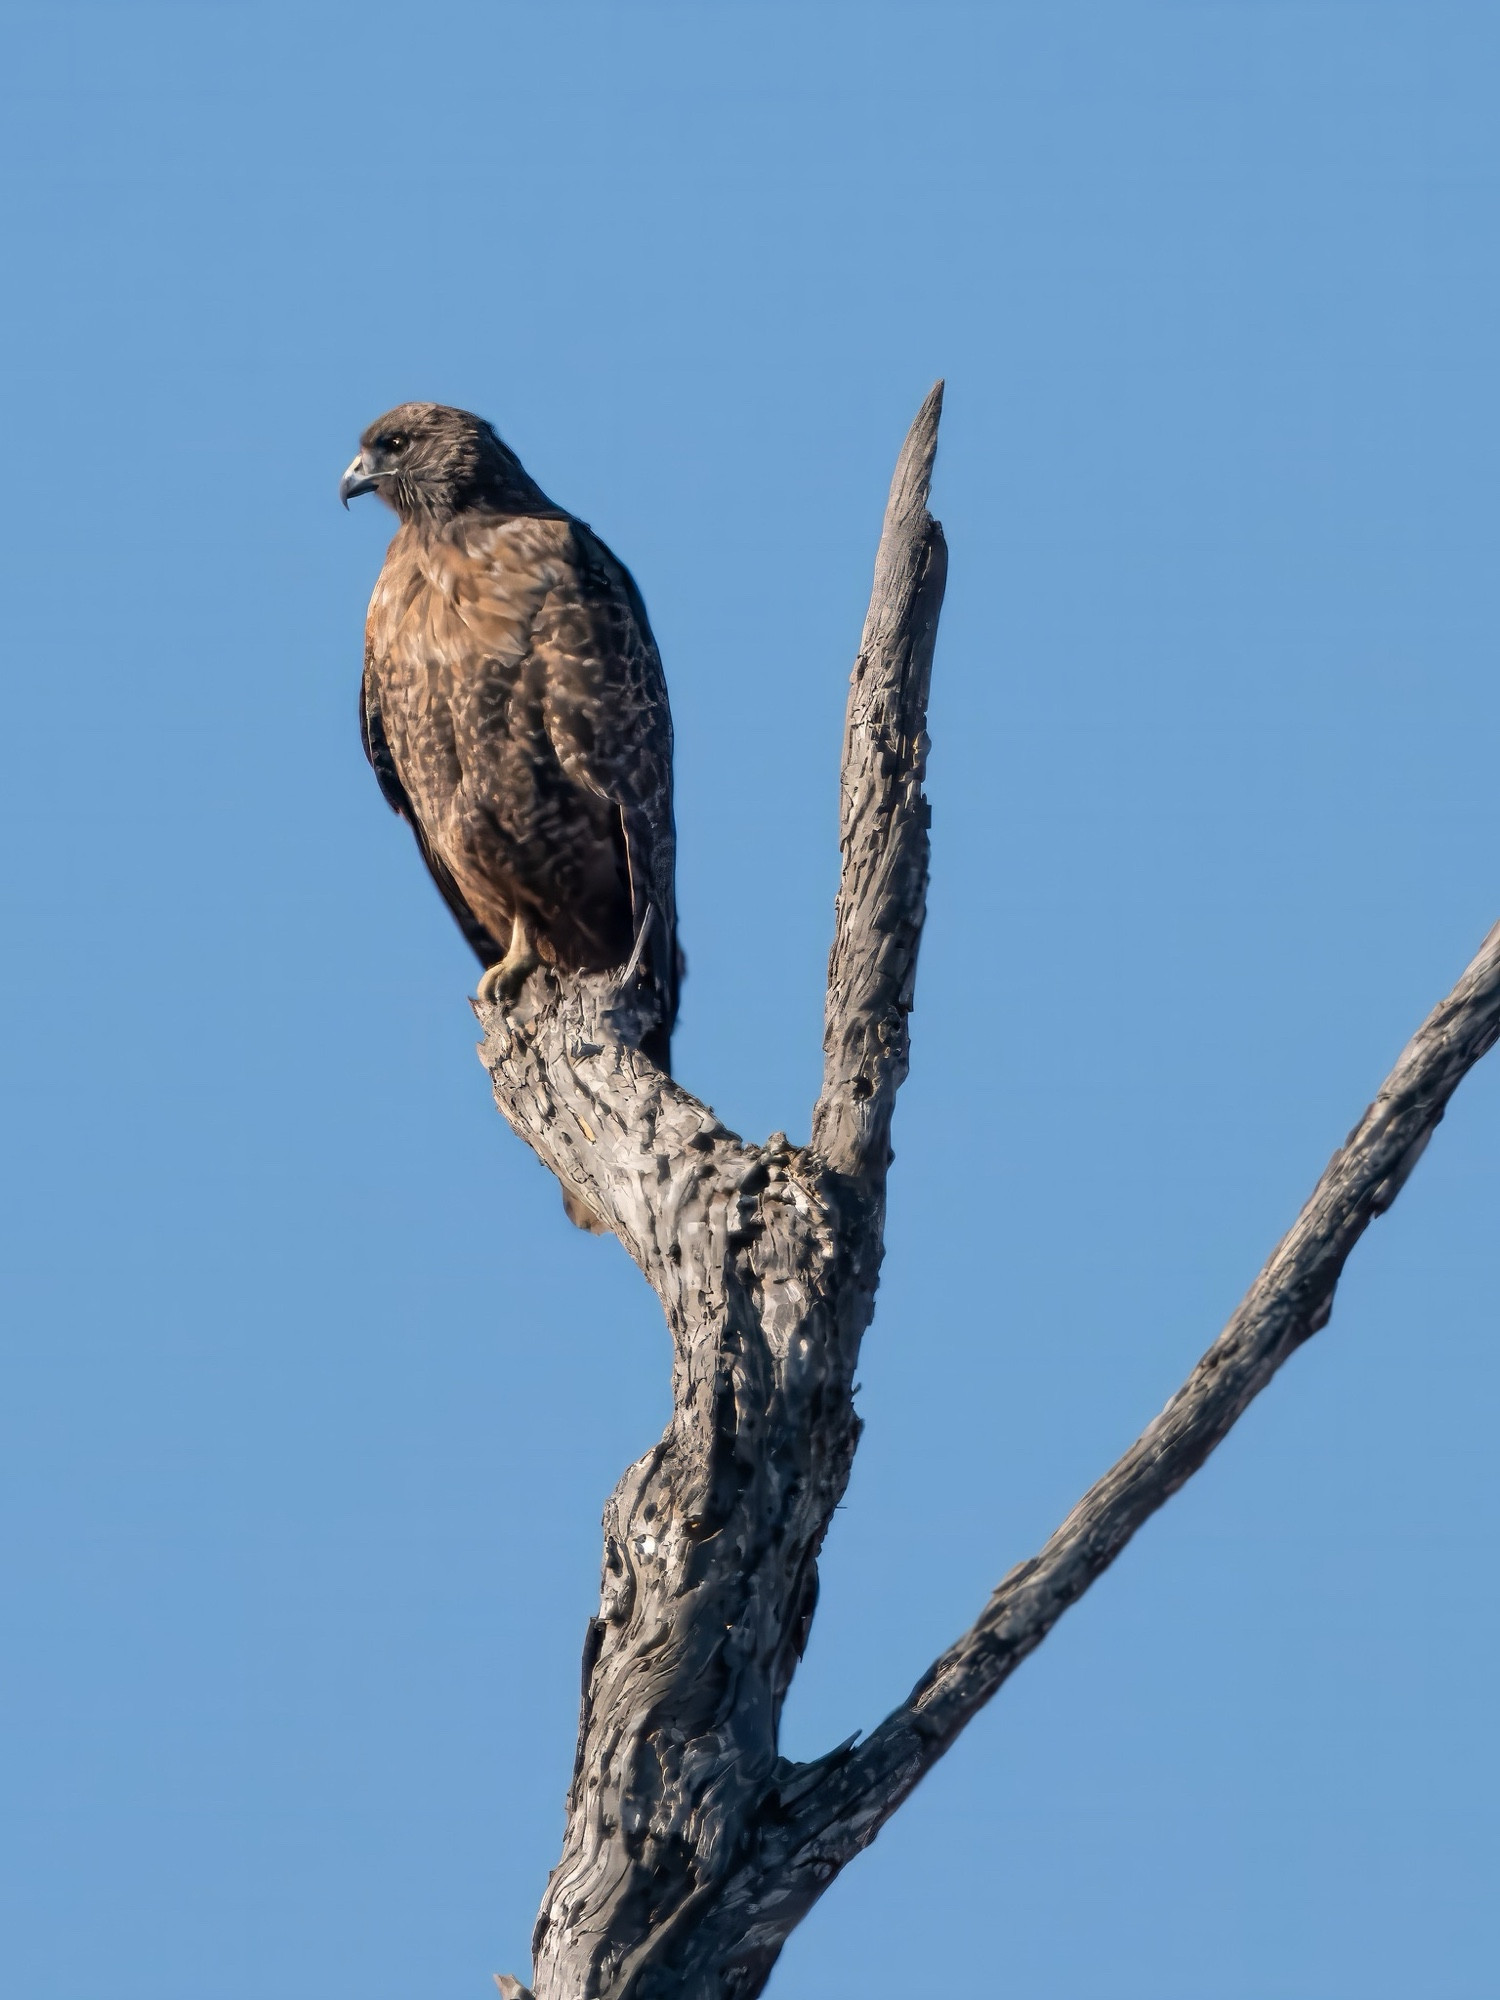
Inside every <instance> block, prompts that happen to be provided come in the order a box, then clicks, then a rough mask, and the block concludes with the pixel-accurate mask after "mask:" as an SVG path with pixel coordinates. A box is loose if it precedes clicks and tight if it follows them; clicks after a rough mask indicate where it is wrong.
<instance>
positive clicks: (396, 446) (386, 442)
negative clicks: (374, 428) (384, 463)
mask: <svg viewBox="0 0 1500 2000" xmlns="http://www.w3.org/2000/svg"><path fill="white" fill-rule="evenodd" d="M380 448H381V450H382V451H404V450H405V449H406V433H405V431H392V432H391V434H390V436H389V437H383V438H382V439H381V440H380Z"/></svg>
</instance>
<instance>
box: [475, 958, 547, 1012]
mask: <svg viewBox="0 0 1500 2000" xmlns="http://www.w3.org/2000/svg"><path fill="white" fill-rule="evenodd" d="M541 962H542V961H541V960H540V959H539V958H538V957H537V955H536V953H535V952H534V951H531V950H529V949H528V950H526V951H524V952H514V951H508V952H507V953H506V954H505V956H504V958H502V959H501V961H500V963H499V964H498V965H492V966H491V967H490V969H489V971H488V972H487V973H486V974H485V975H484V977H483V979H481V980H480V982H479V998H480V1000H481V1001H482V1002H483V1003H484V1005H485V1006H486V1007H510V1006H513V1005H514V1004H515V1002H516V1001H517V1000H518V999H519V998H520V995H521V988H522V987H523V986H524V985H525V984H526V982H527V980H528V979H529V978H530V977H531V975H532V973H533V972H535V971H536V969H537V967H538V966H539V965H540V964H541Z"/></svg>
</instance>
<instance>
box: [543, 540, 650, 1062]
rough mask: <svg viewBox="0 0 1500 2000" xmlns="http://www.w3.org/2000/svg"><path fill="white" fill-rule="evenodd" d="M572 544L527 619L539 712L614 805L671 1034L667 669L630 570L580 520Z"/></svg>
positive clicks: (573, 773) (561, 751)
mask: <svg viewBox="0 0 1500 2000" xmlns="http://www.w3.org/2000/svg"><path fill="white" fill-rule="evenodd" d="M571 554H572V561H571V562H569V563H568V564H567V565H566V566H565V567H564V569H563V572H562V574H561V576H560V577H559V579H558V581H557V583H556V584H555V585H554V586H553V588H552V589H551V591H549V593H548V595H547V597H546V598H545V600H544V601H543V603H542V606H541V608H540V610H539V612H538V614H537V619H536V624H535V626H534V627H533V630H532V647H533V653H534V656H535V657H536V659H537V661H538V662H539V664H540V665H541V666H542V668H543V675H544V684H545V689H546V692H545V695H544V699H543V711H542V714H543V723H544V726H545V728H546V731H547V735H548V737H549V739H550V740H551V743H552V747H553V749H554V751H555V752H556V754H557V759H558V762H559V763H560V764H561V765H562V768H563V770H564V771H565V773H566V774H567V776H568V777H569V778H570V779H571V780H572V781H573V783H574V784H576V785H580V786H582V787H583V788H584V789H585V790H586V791H590V792H593V793H594V794H595V795H596V796H597V797H599V798H603V799H608V800H609V801H610V803H611V804H612V805H614V806H615V807H616V809H617V810H618V812H619V815H620V829H621V838H622V840H623V842H624V846H625V858H626V866H627V868H628V871H629V878H630V890H631V898H630V900H631V931H632V935H634V936H639V933H640V928H641V925H642V924H643V923H644V922H645V920H646V916H647V911H648V908H649V909H650V911H651V915H652V921H651V929H650V931H649V933H648V934H647V938H646V944H645V955H644V961H643V962H644V963H645V964H646V965H647V966H648V968H649V973H650V978H651V982H652V984H653V985H654V986H655V987H656V989H657V994H658V996H659V1000H660V1003H661V1008H662V1015H663V1022H664V1025H665V1028H666V1030H667V1033H668V1034H670V1032H671V1025H672V1022H673V1020H674V1019H675V1018H676V1014H677V983H678V973H679V959H678V951H677V891H676V861H677V841H676V833H675V829H674V826H673V820H672V712H671V709H670V708H669V706H668V703H667V683H666V677H665V675H664V674H663V673H662V666H661V656H660V654H659V653H658V652H657V650H656V641H655V639H654V638H653V637H652V635H651V625H650V622H649V620H648V619H647V617H646V607H645V604H644V603H643V602H642V600H641V594H640V592H639V590H638V589H637V588H636V584H635V579H634V578H633V577H632V576H631V574H630V572H629V570H627V569H626V567H625V565H624V564H623V563H622V562H620V561H619V560H618V559H617V558H616V557H615V556H614V555H612V554H611V552H610V551H609V549H607V548H606V547H605V545H604V543H603V542H601V541H600V539H599V537H598V536H597V535H596V534H595V533H594V532H593V530H592V529H591V528H589V527H588V526H587V525H586V524H585V523H584V522H582V521H574V522H573V523H572V535H571Z"/></svg>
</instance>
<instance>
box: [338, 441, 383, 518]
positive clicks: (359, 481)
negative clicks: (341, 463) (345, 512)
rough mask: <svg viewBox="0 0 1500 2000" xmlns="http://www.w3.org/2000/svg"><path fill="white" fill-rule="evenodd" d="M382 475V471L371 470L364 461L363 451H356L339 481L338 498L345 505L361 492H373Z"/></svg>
mask: <svg viewBox="0 0 1500 2000" xmlns="http://www.w3.org/2000/svg"><path fill="white" fill-rule="evenodd" d="M384 477H385V475H384V474H383V473H379V472H372V471H371V470H370V468H369V465H368V464H367V463H366V461H365V455H364V453H363V452H362V451H361V452H358V453H357V454H356V455H355V457H354V458H353V460H352V461H351V462H350V464H349V466H348V468H347V470H346V471H345V473H344V476H343V478H342V479H341V480H340V481H339V498H340V500H342V501H343V503H344V505H345V506H346V507H347V506H348V505H349V502H350V501H351V500H354V499H357V498H358V497H359V495H360V494H361V493H373V492H374V491H375V488H376V486H377V485H378V484H379V483H380V481H381V479H382V478H384Z"/></svg>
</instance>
